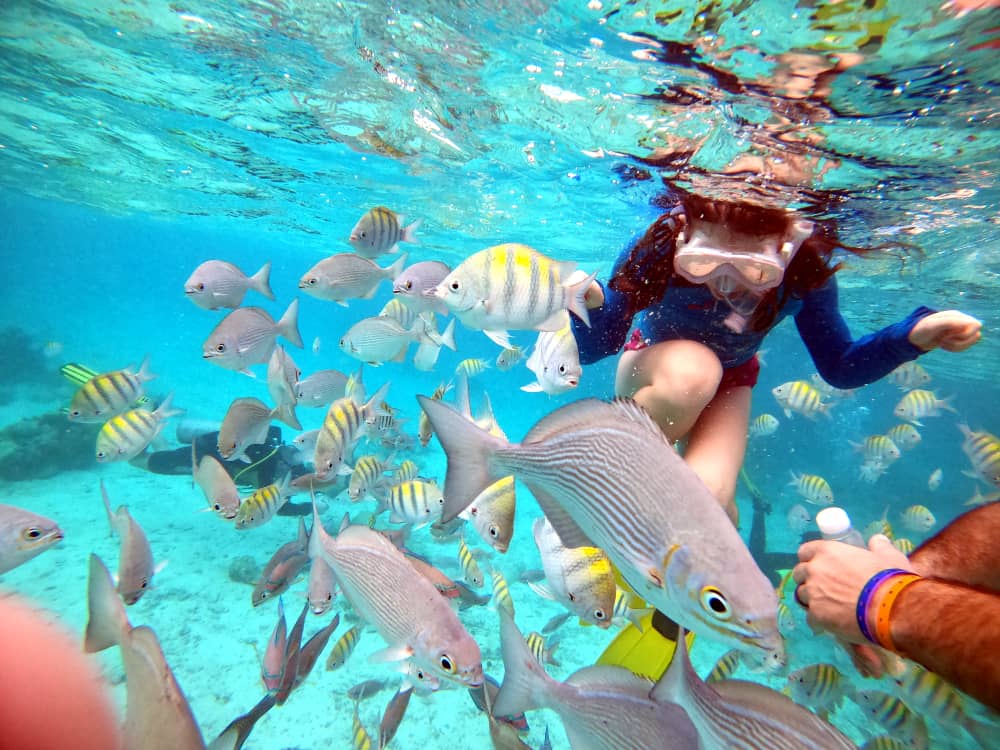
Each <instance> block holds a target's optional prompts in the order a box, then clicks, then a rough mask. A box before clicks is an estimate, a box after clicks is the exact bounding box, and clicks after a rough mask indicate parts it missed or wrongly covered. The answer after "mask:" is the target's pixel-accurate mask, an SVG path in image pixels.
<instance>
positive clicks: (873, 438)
mask: <svg viewBox="0 0 1000 750" xmlns="http://www.w3.org/2000/svg"><path fill="white" fill-rule="evenodd" d="M851 445H852V446H853V447H854V450H856V451H860V452H861V454H862V455H863V456H864V457H865V461H866V462H868V463H880V464H882V465H883V466H888V465H889V464H891V463H892V462H893V461H895V460H896V459H897V458H899V455H900V454H899V448H898V447H897V446H896V444H895V443H894V442H893V441H892V440H891V439H890V438H889V437H888V436H886V435H869V436H868V437H866V438H865V439H864V442H862V443H853V442H852V443H851Z"/></svg>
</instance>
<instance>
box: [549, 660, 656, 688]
mask: <svg viewBox="0 0 1000 750" xmlns="http://www.w3.org/2000/svg"><path fill="white" fill-rule="evenodd" d="M595 683H597V684H600V685H601V686H602V687H604V686H609V687H619V688H623V689H624V690H627V691H629V692H632V693H638V692H639V691H640V690H646V691H648V690H649V689H650V688H651V687H652V686H653V683H652V682H651V681H650V680H648V679H647V678H645V677H643V676H642V675H637V674H636V673H635V672H632V671H630V670H629V669H626V668H625V667H620V666H618V665H617V664H593V665H591V666H589V667H583V668H582V669H578V670H577V671H576V672H574V673H573V674H572V675H570V676H569V677H568V678H567V679H566V684H567V685H578V686H583V685H593V684H595Z"/></svg>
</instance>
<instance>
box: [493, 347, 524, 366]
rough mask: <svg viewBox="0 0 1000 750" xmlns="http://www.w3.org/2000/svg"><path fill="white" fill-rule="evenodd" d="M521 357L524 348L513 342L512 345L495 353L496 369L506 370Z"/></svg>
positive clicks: (522, 357)
mask: <svg viewBox="0 0 1000 750" xmlns="http://www.w3.org/2000/svg"><path fill="white" fill-rule="evenodd" d="M522 359H524V349H522V348H521V347H520V346H517V345H516V344H515V345H514V346H511V347H508V348H506V349H504V350H503V351H502V352H500V353H499V354H498V355H497V361H496V365H497V369H498V370H503V371H504V372H506V371H507V370H510V369H512V368H513V367H514V366H515V365H516V364H517V363H518V362H520V361H521V360H522Z"/></svg>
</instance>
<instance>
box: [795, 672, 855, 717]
mask: <svg viewBox="0 0 1000 750" xmlns="http://www.w3.org/2000/svg"><path fill="white" fill-rule="evenodd" d="M846 687H847V683H846V680H845V679H844V678H843V676H842V675H841V674H840V670H839V669H837V668H836V667H835V666H833V665H832V664H810V665H809V666H808V667H802V668H801V669H796V670H795V671H794V672H791V673H789V675H788V682H787V684H786V687H785V690H786V691H787V692H786V694H787V695H788V696H789V697H790V698H791V699H792V700H794V701H795V702H796V703H801V704H802V705H804V706H809V707H810V708H813V709H815V710H816V711H823V710H829V709H831V708H833V707H835V706H836V705H837V704H839V703H840V701H841V699H842V698H843V697H844V693H845V689H846Z"/></svg>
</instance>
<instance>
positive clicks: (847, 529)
mask: <svg viewBox="0 0 1000 750" xmlns="http://www.w3.org/2000/svg"><path fill="white" fill-rule="evenodd" d="M816 525H817V526H819V531H820V533H821V534H822V535H823V538H824V539H830V540H831V541H835V542H844V543H845V544H853V545H854V546H855V547H862V548H864V547H866V545H865V539H864V537H863V536H861V533H860V532H859V531H858V530H857V529H855V528H854V527H853V526H851V519H850V517H849V516H848V515H847V512H846V511H845V510H844V509H843V508H837V507H835V506H832V505H831V506H830V507H829V508H823V510H821V511H820V512H819V513H817V514H816Z"/></svg>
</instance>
